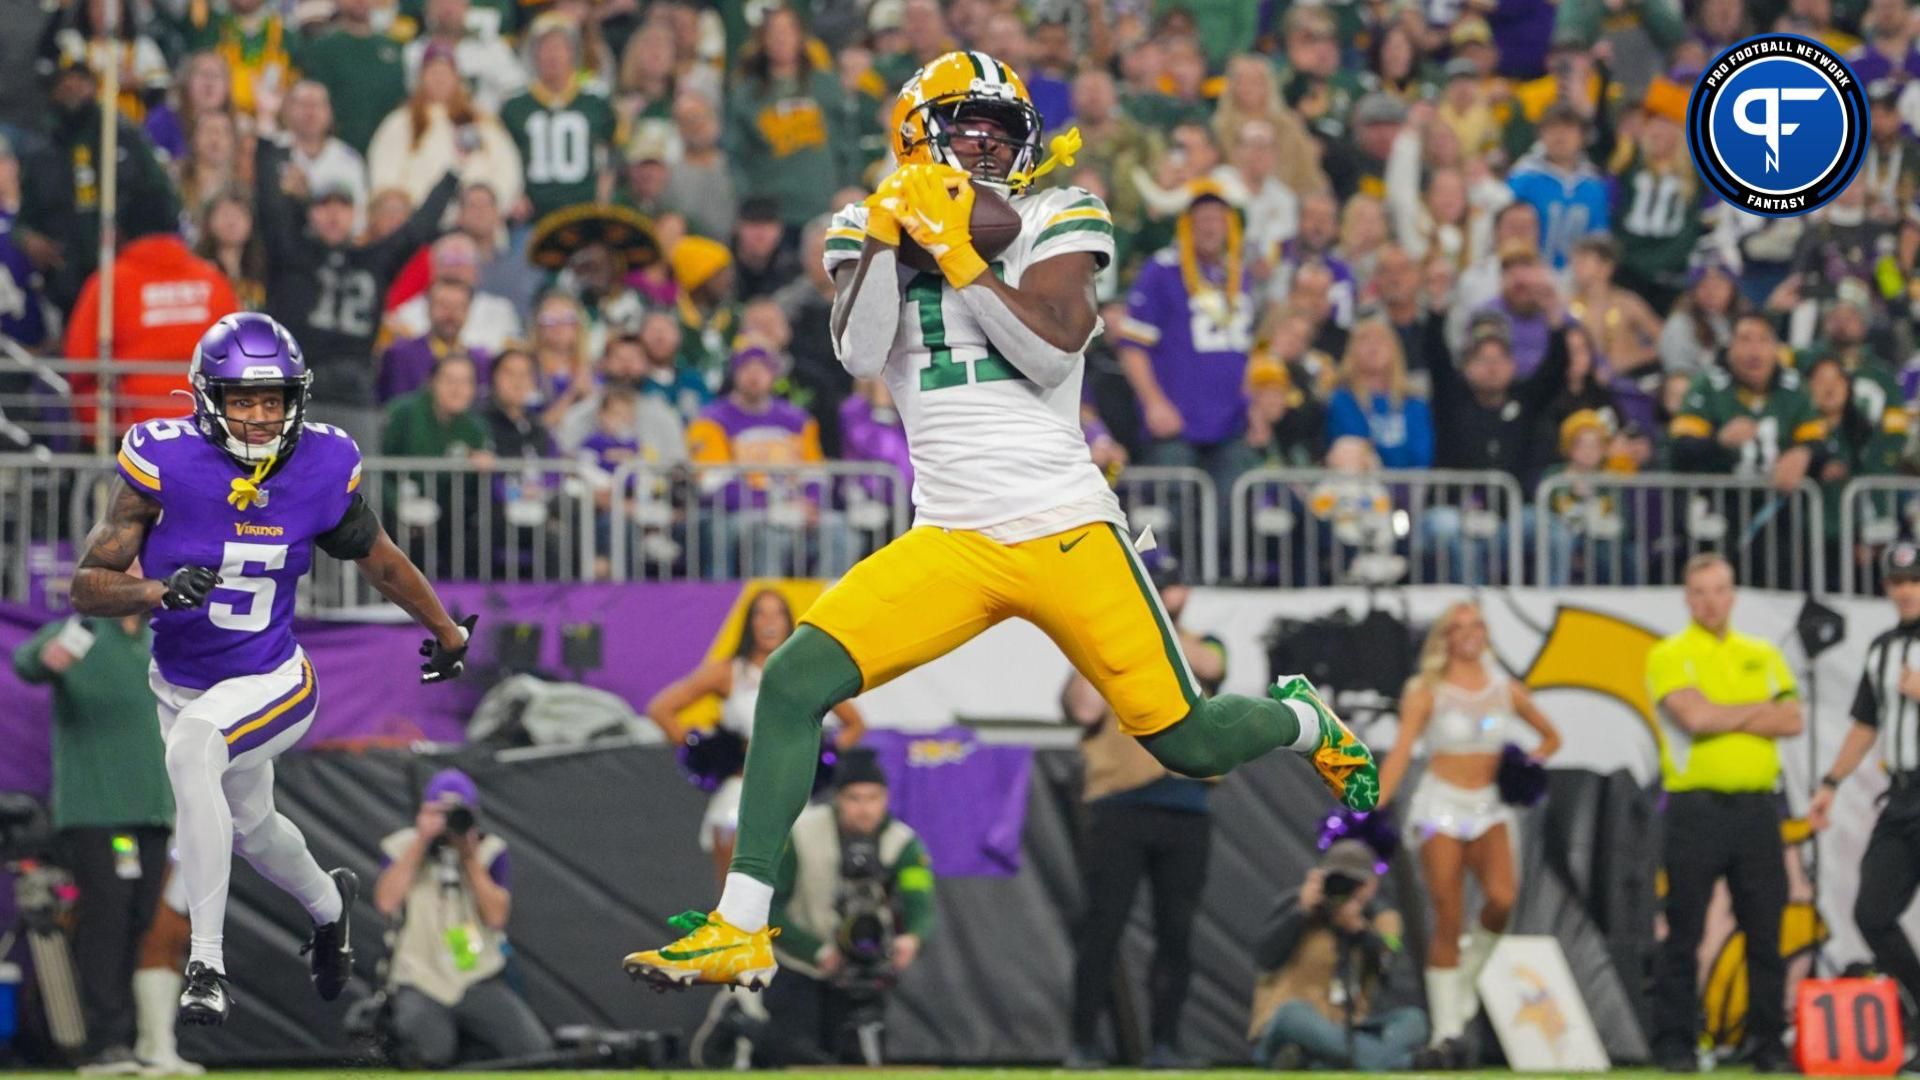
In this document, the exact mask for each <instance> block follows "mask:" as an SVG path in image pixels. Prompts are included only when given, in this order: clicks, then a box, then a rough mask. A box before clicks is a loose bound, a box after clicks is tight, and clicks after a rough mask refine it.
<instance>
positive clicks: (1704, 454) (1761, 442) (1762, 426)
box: [1668, 365, 1826, 476]
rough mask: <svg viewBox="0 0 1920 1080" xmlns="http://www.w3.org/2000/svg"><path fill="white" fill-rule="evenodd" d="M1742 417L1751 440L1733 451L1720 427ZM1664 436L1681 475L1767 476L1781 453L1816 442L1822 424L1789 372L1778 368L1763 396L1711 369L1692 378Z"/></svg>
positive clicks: (1791, 372)
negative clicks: (1723, 439)
mask: <svg viewBox="0 0 1920 1080" xmlns="http://www.w3.org/2000/svg"><path fill="white" fill-rule="evenodd" d="M1743 416H1744V417H1748V418H1750V419H1752V420H1753V421H1754V425H1755V427H1756V429H1757V431H1756V433H1755V435H1754V437H1753V438H1751V439H1749V440H1747V442H1746V443H1745V444H1744V445H1742V446H1740V447H1738V448H1736V449H1728V448H1727V447H1724V446H1721V445H1720V443H1719V441H1718V439H1717V436H1718V435H1719V433H1720V429H1721V428H1723V427H1725V426H1727V424H1729V423H1731V422H1732V421H1734V420H1736V419H1738V418H1740V417H1743ZM1668 434H1669V435H1670V436H1672V438H1673V444H1674V445H1673V453H1674V459H1675V460H1674V463H1673V464H1674V465H1675V467H1676V468H1678V469H1680V470H1681V471H1683V472H1710V473H1730V474H1732V475H1735V476H1766V475H1768V474H1770V473H1771V472H1772V470H1773V463H1774V462H1775V461H1777V460H1779V458H1780V451H1782V450H1785V449H1787V448H1789V447H1793V446H1798V445H1800V444H1802V443H1813V442H1817V441H1819V439H1820V438H1821V437H1822V436H1824V435H1825V434H1826V426H1825V425H1824V424H1822V423H1821V422H1820V418H1819V416H1818V415H1817V414H1816V413H1815V412H1814V410H1813V402H1811V401H1809V400H1808V399H1807V392H1806V390H1805V389H1803V388H1802V387H1801V385H1800V376H1799V375H1798V374H1797V373H1795V372H1794V370H1793V369H1792V368H1789V367H1786V366H1784V365H1783V366H1780V367H1776V368H1775V369H1774V375H1773V382H1772V384H1771V385H1770V386H1769V387H1768V388H1767V390H1766V391H1765V392H1764V393H1762V392H1756V391H1753V390H1749V389H1747V388H1746V387H1743V386H1740V385H1739V384H1737V383H1735V382H1734V380H1733V376H1732V375H1730V374H1728V373H1727V372H1726V371H1724V370H1722V369H1720V368H1712V369H1710V370H1707V371H1704V372H1702V373H1700V374H1699V375H1696V376H1695V377H1694V380H1693V385H1692V386H1690V387H1688V388H1687V396H1686V399H1685V400H1683V401H1682V402H1681V403H1680V411H1679V413H1678V414H1677V415H1676V416H1674V418H1673V423H1672V425H1671V426H1670V427H1669V429H1668Z"/></svg>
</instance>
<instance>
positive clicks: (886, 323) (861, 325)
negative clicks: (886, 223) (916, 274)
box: [827, 233, 973, 379]
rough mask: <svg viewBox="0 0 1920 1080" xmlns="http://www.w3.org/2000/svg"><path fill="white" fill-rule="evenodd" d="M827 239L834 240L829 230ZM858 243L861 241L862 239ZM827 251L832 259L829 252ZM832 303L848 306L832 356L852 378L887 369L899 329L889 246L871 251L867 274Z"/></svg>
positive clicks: (897, 279) (893, 263)
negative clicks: (845, 323) (843, 325)
mask: <svg viewBox="0 0 1920 1080" xmlns="http://www.w3.org/2000/svg"><path fill="white" fill-rule="evenodd" d="M861 235H862V236H864V235H865V234H864V233H862V234H861ZM827 242H828V243H833V242H834V238H833V236H832V234H831V233H829V236H828V241H827ZM860 243H861V244H864V240H863V241H860ZM828 254H829V259H831V256H832V253H831V252H829V253H828ZM845 262H846V261H845V260H844V259H843V260H840V261H838V262H830V263H829V270H828V272H829V273H831V272H832V270H833V269H834V268H836V267H838V266H842V265H845ZM849 273H852V274H858V273H859V271H858V270H857V269H856V270H852V271H849ZM967 291H973V290H967ZM833 302H834V306H835V307H839V306H840V305H841V304H846V305H847V315H846V317H847V325H846V328H845V329H844V330H842V331H841V333H840V334H839V335H837V336H835V337H834V339H833V356H834V359H836V360H838V361H840V366H841V367H844V368H846V369H847V374H849V375H852V376H853V377H854V378H857V379H871V378H875V377H876V376H878V375H879V374H880V372H881V371H882V370H883V369H885V368H886V366H887V357H888V356H889V355H891V354H892V352H893V339H894V335H896V334H898V333H899V331H900V274H899V262H898V256H896V255H895V253H894V252H893V250H892V249H891V248H888V249H883V250H881V251H876V252H874V253H873V257H872V258H871V259H868V260H867V271H866V273H865V274H864V275H863V276H860V277H858V278H856V279H852V280H849V281H848V282H847V285H846V288H845V289H844V290H841V291H839V292H837V293H836V294H835V296H834V298H833Z"/></svg>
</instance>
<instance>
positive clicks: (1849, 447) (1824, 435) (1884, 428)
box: [1780, 355, 1909, 581]
mask: <svg viewBox="0 0 1920 1080" xmlns="http://www.w3.org/2000/svg"><path fill="white" fill-rule="evenodd" d="M1803 370H1804V372H1805V376H1806V383H1807V396H1808V398H1809V399H1810V400H1811V401H1812V402H1813V407H1814V412H1815V415H1817V416H1818V417H1819V419H1820V432H1821V434H1820V438H1819V439H1818V440H1817V441H1812V442H1807V443H1803V444H1801V445H1799V446H1796V447H1794V448H1793V449H1791V450H1789V451H1787V452H1786V453H1785V454H1784V455H1782V456H1781V459H1780V472H1781V474H1782V476H1781V478H1782V480H1793V481H1794V482H1796V483H1797V482H1798V480H1799V478H1800V477H1803V476H1807V477H1812V478H1813V479H1814V481H1815V482H1817V483H1818V484H1819V485H1820V494H1821V496H1822V504H1821V510H1822V514H1823V522H1822V529H1821V532H1822V534H1823V536H1824V538H1825V543H1824V544H1823V545H1822V547H1823V548H1824V549H1825V551H1826V563H1827V574H1828V580H1830V581H1831V580H1837V575H1838V573H1839V564H1840V560H1841V559H1843V558H1846V557H1848V556H1849V553H1847V552H1844V551H1843V550H1842V549H1841V547H1840V516H1841V514H1843V513H1845V512H1846V511H1847V506H1846V504H1847V499H1846V498H1845V493H1846V486H1847V483H1848V482H1849V481H1851V480H1853V479H1854V478H1855V477H1860V476H1890V475H1893V474H1895V473H1897V472H1899V471H1900V454H1901V451H1902V450H1904V449H1905V447H1906V444H1907V428H1908V426H1909V420H1908V417H1907V410H1906V409H1904V408H1901V407H1900V405H1899V402H1898V401H1896V402H1895V403H1894V406H1893V408H1890V409H1883V410H1882V411H1881V413H1880V415H1879V416H1878V417H1877V418H1872V417H1869V416H1868V414H1867V409H1866V406H1865V405H1864V404H1863V403H1862V401H1861V397H1860V384H1859V376H1858V375H1856V374H1855V373H1854V372H1851V371H1849V370H1847V365H1846V362H1845V361H1843V360H1841V359H1840V357H1838V356H1835V355H1826V356H1821V357H1819V358H1817V359H1815V360H1812V361H1810V362H1809V363H1808V364H1806V365H1805V367H1804V368H1803ZM1889 494H1890V493H1886V492H1882V493H1878V494H1875V495H1870V496H1867V497H1866V498H1865V499H1864V500H1863V501H1868V502H1870V506H1869V507H1868V513H1869V515H1870V517H1872V518H1877V519H1880V520H1883V521H1884V520H1886V519H1888V518H1890V517H1891V516H1892V514H1893V510H1894V504H1893V501H1892V499H1891V498H1889V497H1888V496H1889ZM1852 557H1853V558H1854V559H1855V560H1856V564H1855V572H1856V573H1868V574H1870V573H1871V570H1870V567H1871V565H1872V557H1871V555H1870V554H1869V553H1868V552H1865V551H1862V552H1856V553H1852ZM1867 580H1869V581H1870V580H1872V578H1871V577H1870V576H1869V577H1868V578H1867Z"/></svg>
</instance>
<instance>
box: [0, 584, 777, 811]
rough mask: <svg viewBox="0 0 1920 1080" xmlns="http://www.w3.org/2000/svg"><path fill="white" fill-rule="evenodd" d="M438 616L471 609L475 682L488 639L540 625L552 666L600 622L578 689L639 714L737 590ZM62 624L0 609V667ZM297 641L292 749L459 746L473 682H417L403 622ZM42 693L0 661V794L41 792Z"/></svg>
mask: <svg viewBox="0 0 1920 1080" xmlns="http://www.w3.org/2000/svg"><path fill="white" fill-rule="evenodd" d="M437 588H438V589H439V592H440V596H441V598H442V599H443V600H444V601H445V602H446V604H447V607H448V609H449V610H452V611H455V612H457V613H458V614H460V615H462V616H464V615H467V614H470V613H474V612H478V613H479V615H480V624H479V626H478V628H477V632H476V638H477V640H476V641H475V642H474V646H473V651H472V653H471V654H470V655H471V658H470V660H469V662H468V663H469V668H468V670H469V673H470V674H474V675H480V676H483V677H484V676H486V675H488V674H490V671H489V669H490V668H491V667H492V666H493V663H494V656H495V653H496V649H495V647H494V645H495V641H496V640H497V637H496V635H497V634H499V633H500V632H501V631H502V629H503V628H505V627H507V626H509V625H512V624H523V625H531V626H537V627H539V628H540V634H541V640H542V646H541V656H540V666H541V667H542V668H543V669H544V670H547V671H551V672H555V673H559V674H563V675H564V674H567V672H566V670H565V669H564V668H563V667H562V666H561V663H560V657H561V651H560V650H561V639H562V636H563V635H562V629H563V628H564V627H566V626H569V625H572V624H577V623H595V624H598V625H599V626H600V629H601V640H602V642H603V659H604V666H603V667H602V668H601V670H599V671H591V672H587V673H585V674H584V676H583V677H582V680H581V681H582V682H584V683H586V684H587V685H589V686H594V687H598V688H600V689H602V690H607V691H610V692H612V693H615V694H618V695H620V696H621V697H623V698H625V699H626V700H628V701H630V702H632V703H633V706H634V708H635V709H636V710H637V709H639V708H641V707H642V706H644V705H645V704H646V702H647V699H648V698H650V697H652V696H653V695H654V693H655V692H657V691H658V690H659V689H660V688H661V687H663V686H665V685H667V683H669V682H671V681H672V680H674V679H676V678H678V677H679V676H681V675H683V674H685V673H686V672H688V671H690V670H692V669H693V667H694V666H695V665H697V664H699V663H700V661H701V660H702V659H704V658H705V656H706V654H707V650H708V649H709V648H711V647H712V645H713V641H714V635H715V634H716V633H717V632H718V631H719V630H720V629H721V626H722V625H723V624H724V623H725V622H726V619H727V616H728V614H729V613H730V612H731V611H732V609H733V606H734V604H735V603H736V601H737V600H738V599H739V597H740V595H741V590H740V585H739V584H738V583H737V582H697V583H690V584H665V583H649V584H642V585H615V584H604V585H530V584H517V585H471V584H442V585H439V586H437ZM60 617H62V616H60V615H56V614H49V613H47V612H45V611H40V610H36V609H33V608H27V607H21V606H18V605H8V604H0V660H10V659H11V657H12V655H13V650H14V649H16V648H18V647H19V646H20V645H21V644H22V643H23V642H25V641H26V640H27V639H28V638H30V637H32V636H33V634H34V632H35V631H36V630H38V629H39V628H40V627H41V626H43V625H45V623H46V622H47V621H48V620H50V619H54V618H60ZM295 632H296V634H297V636H298V638H299V641H300V645H301V647H302V648H304V649H305V650H306V651H307V656H308V657H309V658H310V659H311V660H312V661H313V669H314V674H315V677H316V678H317V680H318V683H319V693H320V706H319V712H318V713H317V714H316V716H315V718H314V722H313V727H312V728H311V729H310V730H309V731H308V733H307V737H306V739H305V740H303V742H302V745H303V746H311V745H313V744H315V743H319V742H350V741H365V740H374V741H382V742H395V741H399V742H408V741H413V740H418V739H427V740H432V741H436V742H459V741H460V740H461V739H463V738H464V737H465V731H466V723H467V718H468V717H469V716H471V715H472V713H473V709H474V706H475V705H476V704H478V702H479V700H480V696H481V693H482V685H481V682H480V681H479V680H477V679H462V680H460V681H459V682H455V683H451V684H442V685H438V686H422V685H421V684H420V655H419V648H420V642H421V640H422V638H423V636H424V635H423V634H422V632H421V631H420V629H419V628H417V627H415V626H412V625H411V624H406V623H368V622H340V621H331V620H329V621H314V620H301V621H300V622H299V624H298V625H297V627H296V631H295ZM51 699H52V695H51V693H50V692H49V691H48V690H47V688H45V687H35V686H27V685H25V684H24V683H22V682H20V680H19V679H18V678H16V677H15V676H14V674H13V667H12V664H11V663H0V746H5V747H6V751H5V753H0V791H26V792H31V793H33V794H35V795H40V796H45V795H46V794H47V791H48V788H49V785H50V783H51V763H50V762H49V761H48V739H47V728H48V725H49V724H51V723H52V718H53V709H52V704H51Z"/></svg>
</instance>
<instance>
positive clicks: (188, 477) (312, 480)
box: [117, 419, 360, 690]
mask: <svg viewBox="0 0 1920 1080" xmlns="http://www.w3.org/2000/svg"><path fill="white" fill-rule="evenodd" d="M117 466H118V469H119V473H120V477H121V478H122V479H123V480H125V481H126V482H127V485H128V486H129V487H131V488H133V490H134V491H136V492H139V493H140V494H141V495H144V496H146V497H147V498H149V499H152V500H153V501H154V502H157V503H159V504H160V509H161V514H160V520H159V521H157V522H155V523H154V525H153V527H152V528H151V529H149V530H148V531H147V541H146V544H145V545H144V546H142V548H141V549H140V573H141V575H142V576H144V577H147V578H154V579H158V578H164V577H166V576H167V575H169V574H171V573H173V572H174V571H175V570H178V569H180V568H181V567H182V566H206V567H211V568H213V569H214V570H215V571H216V572H217V573H218V574H219V575H220V576H221V578H223V579H224V580H223V581H222V582H221V583H220V584H219V585H218V586H215V588H214V590H213V592H212V594H210V595H209V596H208V597H207V602H206V603H205V604H202V605H201V606H199V607H197V608H189V609H187V610H184V611H167V610H161V611H156V612H155V613H154V616H153V660H154V664H155V665H156V666H157V667H159V669H160V677H161V678H163V679H165V680H166V681H167V682H169V683H172V684H173V685H175V686H180V687H186V688H188V689H193V690H205V689H208V688H210V687H212V686H214V685H215V684H216V683H220V682H223V681H225V680H227V679H232V678H238V677H241V676H246V675H264V674H266V673H268V672H271V671H273V670H275V669H277V668H279V667H280V666H281V665H282V664H285V663H286V662H287V661H288V660H290V659H292V658H293V651H294V641H293V601H294V592H295V590H296V588H297V587H298V586H299V584H300V578H301V576H302V575H304V574H305V573H306V572H307V568H308V567H309V566H311V565H312V562H313V541H314V539H315V538H316V537H319V536H323V535H325V534H326V533H328V532H330V531H332V530H333V528H334V527H335V526H337V525H339V524H340V520H341V518H343V517H344V516H345V515H346V512H347V508H348V507H349V506H350V505H352V502H353V493H354V491H355V490H356V489H357V488H359V486H360V449H359V447H357V446H355V445H354V443H353V439H352V437H350V436H349V435H347V433H346V432H344V431H341V430H340V429H339V428H335V427H332V426H329V425H327V424H316V423H311V422H309V423H308V424H306V425H305V427H304V429H303V433H302V435H301V437H300V441H299V442H298V443H296V444H295V445H294V449H293V453H292V454H291V455H290V456H289V457H288V458H287V459H286V461H285V462H283V463H282V464H281V465H280V466H279V468H278V469H277V470H276V471H275V472H274V474H273V475H272V476H270V477H268V478H267V480H266V481H264V482H263V483H261V484H260V491H261V493H262V494H263V495H264V496H265V498H263V499H261V500H260V501H258V502H253V503H251V504H250V505H249V506H248V508H247V509H245V510H239V509H236V508H235V507H234V505H233V504H232V503H231V502H229V501H228V499H227V495H228V493H229V492H230V491H232V490H233V481H234V480H236V479H240V478H242V476H243V474H242V472H241V470H240V466H239V465H237V464H235V463H234V461H233V459H232V458H229V457H228V456H227V455H226V454H225V453H224V452H222V451H221V450H220V449H219V448H217V447H215V446H214V445H213V444H212V443H210V442H208V441H207V440H206V439H205V438H202V437H201V435H200V432H199V431H198V429H196V428H195V427H194V424H193V421H191V420H186V419H179V420H149V421H147V422H146V423H143V424H136V425H134V426H133V427H132V428H131V429H129V430H128V432H127V437H126V439H125V440H124V441H123V442H122V443H121V447H120V455H119V458H118V461H117Z"/></svg>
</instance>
